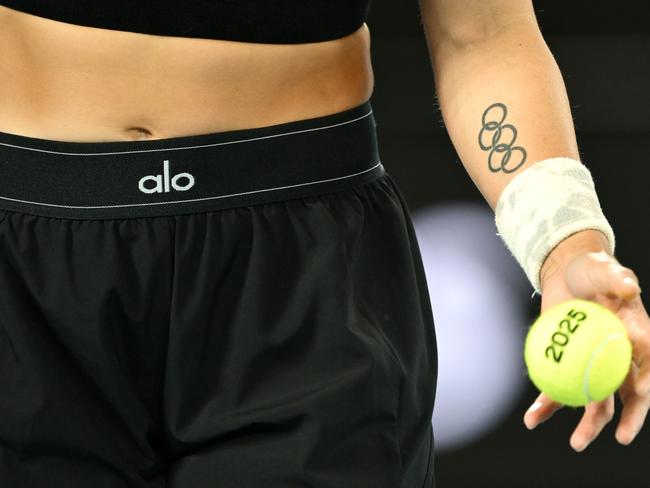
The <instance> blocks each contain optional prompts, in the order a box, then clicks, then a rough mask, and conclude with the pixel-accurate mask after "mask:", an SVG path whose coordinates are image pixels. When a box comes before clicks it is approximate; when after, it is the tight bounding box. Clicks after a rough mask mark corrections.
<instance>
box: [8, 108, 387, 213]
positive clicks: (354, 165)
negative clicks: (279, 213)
mask: <svg viewBox="0 0 650 488" xmlns="http://www.w3.org/2000/svg"><path fill="white" fill-rule="evenodd" d="M383 174H384V168H383V166H382V164H381V162H380V161H379V153H378V148H377V137H376V124H375V120H374V117H373V113H372V108H371V104H370V101H369V100H368V101H366V102H364V103H363V104H361V105H358V106H356V107H354V108H351V109H348V110H345V111H342V112H337V113H334V114H330V115H325V116H322V117H316V118H311V119H303V120H297V121H292V122H287V123H282V124H277V125H272V126H267V127H258V128H251V129H240V130H232V131H225V132H215V133H211V134H201V135H192V136H182V137H173V138H167V139H153V140H137V141H110V142H70V141H54V140H47V139H38V138H33V137H27V136H22V135H17V134H10V133H6V132H0V209H5V210H14V211H19V212H25V213H32V214H36V215H44V216H50V217H63V218H75V219H76V218H80V219H85V218H88V219H98V218H126V217H146V216H162V215H177V214H185V213H195V212H199V211H205V210H213V209H221V208H228V207H239V206H246V205H252V204H258V203H265V202H271V201H277V200H286V199H289V198H296V197H301V196H309V195H314V194H318V193H326V192H331V191H338V190H342V189H346V188H350V187H353V186H357V185H360V184H363V183H367V182H370V181H372V180H375V179H377V178H379V177H381V176H382V175H383Z"/></svg>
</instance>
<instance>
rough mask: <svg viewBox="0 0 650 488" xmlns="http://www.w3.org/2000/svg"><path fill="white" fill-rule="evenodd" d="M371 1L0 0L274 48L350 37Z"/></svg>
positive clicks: (109, 24)
mask: <svg viewBox="0 0 650 488" xmlns="http://www.w3.org/2000/svg"><path fill="white" fill-rule="evenodd" d="M370 3H371V0H158V1H155V2H154V1H152V0H143V1H134V0H83V1H78V0H0V5H4V6H6V7H9V8H11V9H14V10H20V11H22V12H26V13H29V14H33V15H37V16H40V17H46V18H49V19H53V20H58V21H61V22H67V23H70V24H78V25H84V26H90V27H99V28H104V29H114V30H121V31H130V32H140V33H145V34H155V35H163V36H178V37H199V38H208V39H225V40H233V41H244V42H261V43H271V44H296V43H303V42H319V41H326V40H331V39H337V38H339V37H343V36H346V35H348V34H351V33H352V32H354V31H355V30H357V29H358V28H359V27H361V25H362V24H363V23H364V22H365V20H366V17H367V15H368V11H369V8H370Z"/></svg>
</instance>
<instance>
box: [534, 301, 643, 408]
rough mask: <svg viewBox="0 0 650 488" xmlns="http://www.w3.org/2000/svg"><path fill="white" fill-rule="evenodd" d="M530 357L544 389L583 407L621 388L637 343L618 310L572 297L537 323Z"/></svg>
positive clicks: (562, 400)
mask: <svg viewBox="0 0 650 488" xmlns="http://www.w3.org/2000/svg"><path fill="white" fill-rule="evenodd" d="M524 359H525V361H526V366H527V368H528V375H529V376H530V379H531V381H532V382H533V383H534V384H535V386H536V387H537V388H538V389H539V390H540V391H542V392H544V393H546V395H547V396H548V397H549V398H551V399H552V400H554V401H556V402H558V403H561V404H563V405H567V406H572V407H578V406H583V405H586V404H587V403H589V402H597V401H600V400H604V399H605V398H607V397H608V396H609V395H611V394H612V393H613V392H615V391H616V390H618V388H619V387H620V385H621V384H622V383H623V380H624V379H625V377H626V376H627V373H628V371H629V368H630V363H631V361H632V344H631V343H630V341H629V339H628V336H627V329H626V328H625V325H624V324H623V322H621V320H620V319H619V318H618V316H617V315H616V314H615V313H614V312H612V311H611V310H609V309H608V308H606V307H604V306H602V305H600V304H599V303H594V302H590V301H586V300H579V299H576V300H568V301H566V302H563V303H560V304H558V305H555V306H553V307H551V308H549V309H548V310H546V311H545V312H544V313H543V314H541V315H540V316H539V317H538V318H537V320H536V321H535V322H534V323H533V325H532V326H531V328H530V330H529V331H528V335H527V336H526V343H525V347H524Z"/></svg>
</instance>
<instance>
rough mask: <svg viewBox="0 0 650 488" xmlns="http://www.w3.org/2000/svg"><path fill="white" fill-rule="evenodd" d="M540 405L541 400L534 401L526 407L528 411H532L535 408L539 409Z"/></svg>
mask: <svg viewBox="0 0 650 488" xmlns="http://www.w3.org/2000/svg"><path fill="white" fill-rule="evenodd" d="M541 407H542V402H535V403H533V404H532V405H531V406H530V407H529V408H528V411H529V412H534V411H536V410H539V409H540V408H541Z"/></svg>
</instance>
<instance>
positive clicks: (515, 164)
mask: <svg viewBox="0 0 650 488" xmlns="http://www.w3.org/2000/svg"><path fill="white" fill-rule="evenodd" d="M506 115H508V109H507V108H506V106H505V105H504V104H503V103H499V102H495V103H493V104H492V105H490V106H489V107H488V108H486V109H485V112H483V117H482V119H481V120H482V122H483V126H482V127H481V130H480V131H479V133H478V145H479V146H480V147H481V149H482V150H483V151H490V153H489V154H488V167H489V168H490V171H492V172H493V173H498V172H500V171H503V172H504V173H514V172H515V171H517V170H518V169H519V168H521V167H522V166H523V164H524V163H525V162H526V150H525V149H524V148H523V147H521V146H513V144H514V143H515V139H517V129H515V126H514V125H512V124H504V123H503V122H504V121H505V120H506ZM486 132H487V134H486ZM490 132H492V137H491V139H490V134H489V133H490ZM504 132H505V133H504ZM502 139H504V140H505V142H504V141H502ZM495 153H499V154H498V155H495ZM499 155H500V156H501V160H500V161H499Z"/></svg>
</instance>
